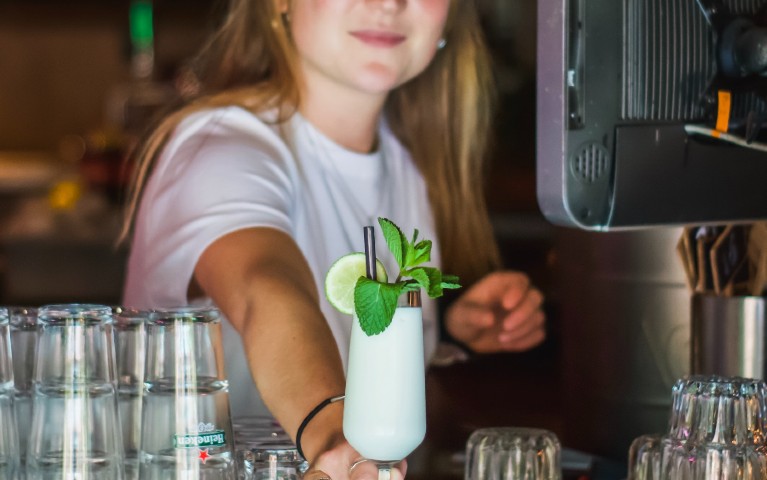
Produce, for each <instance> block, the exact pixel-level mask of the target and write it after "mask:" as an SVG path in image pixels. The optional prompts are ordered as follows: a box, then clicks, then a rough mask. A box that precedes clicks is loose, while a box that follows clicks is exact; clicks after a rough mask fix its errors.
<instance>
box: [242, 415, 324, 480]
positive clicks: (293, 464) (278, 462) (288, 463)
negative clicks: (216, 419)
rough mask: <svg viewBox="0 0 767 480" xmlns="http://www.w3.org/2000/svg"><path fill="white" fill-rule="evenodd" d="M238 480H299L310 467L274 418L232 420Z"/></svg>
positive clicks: (256, 417) (250, 417)
mask: <svg viewBox="0 0 767 480" xmlns="http://www.w3.org/2000/svg"><path fill="white" fill-rule="evenodd" d="M232 424H233V426H234V439H235V440H234V441H235V446H236V450H237V452H236V457H237V466H238V469H239V472H238V478H239V479H241V480H298V479H300V478H301V476H302V474H303V473H304V472H305V471H306V470H307V469H308V467H309V466H308V463H307V462H306V460H304V459H303V458H301V456H300V455H299V454H298V449H297V448H296V446H295V444H294V443H293V441H292V440H291V439H290V437H289V436H288V434H287V433H286V432H285V430H283V428H282V427H281V426H280V425H279V423H277V422H276V421H275V420H274V419H273V418H271V417H266V416H249V417H239V418H235V419H234V420H232Z"/></svg>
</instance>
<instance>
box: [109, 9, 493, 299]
mask: <svg viewBox="0 0 767 480" xmlns="http://www.w3.org/2000/svg"><path fill="white" fill-rule="evenodd" d="M473 2H474V0H452V3H451V11H450V16H449V19H448V26H447V28H446V31H445V40H446V42H447V43H446V45H445V47H444V48H443V49H441V50H440V51H439V52H438V53H437V55H436V57H435V59H434V61H433V62H432V63H431V65H430V66H429V67H428V68H427V69H426V71H425V72H423V73H422V74H421V75H420V76H418V77H417V78H415V79H414V80H412V81H410V82H408V83H407V84H405V85H403V86H401V87H399V88H398V89H396V90H395V91H393V92H392V93H391V94H390V96H389V99H388V101H387V105H386V115H387V118H388V120H389V124H390V125H391V127H392V130H393V131H394V133H395V135H397V137H398V138H399V139H400V141H401V142H402V143H403V145H405V146H406V147H407V148H408V149H409V151H410V152H411V154H412V157H413V160H414V162H415V163H416V165H417V166H418V168H419V169H420V171H421V172H422V174H423V176H424V178H425V180H426V184H427V186H428V191H429V198H430V202H431V206H432V210H433V211H434V215H435V221H436V225H437V235H438V237H439V241H440V245H441V249H442V258H443V262H442V263H443V266H444V269H445V271H448V272H451V273H455V274H458V275H460V276H461V277H462V279H463V283H464V284H468V283H471V282H472V281H474V280H476V279H478V278H479V277H480V276H481V275H483V274H484V273H487V272H488V271H489V270H491V269H493V268H497V267H498V266H499V264H500V261H499V255H498V250H497V246H496V243H495V240H494V237H493V232H492V228H491V225H490V222H489V219H488V215H487V208H486V205H485V202H484V196H483V188H482V187H483V178H484V158H485V153H486V144H487V141H486V136H487V132H489V130H490V123H491V117H492V109H491V105H492V103H493V102H492V96H493V84H492V81H491V71H490V62H489V58H488V55H487V52H486V50H485V45H484V40H483V37H482V33H481V29H480V26H479V21H478V18H477V14H476V11H475V7H474V3H473ZM277 3H278V0H274V1H267V0H257V1H253V0H231V5H230V8H229V11H228V14H227V16H226V18H225V19H224V21H223V23H222V24H221V26H220V27H219V28H218V30H217V31H216V33H215V34H214V35H213V37H212V38H211V39H210V41H209V42H208V43H207V44H206V45H205V47H204V48H203V49H202V51H201V53H200V55H199V56H198V57H197V59H196V61H195V63H194V64H193V66H194V68H195V69H196V72H197V75H198V79H199V82H200V85H201V90H200V92H199V94H198V95H197V96H196V98H194V99H193V100H191V101H189V102H188V103H187V104H186V105H185V106H183V107H182V108H180V109H178V110H176V111H175V112H173V113H171V114H170V115H168V116H166V117H165V118H164V119H163V120H162V121H161V122H160V123H159V125H158V126H157V128H155V129H153V131H152V133H151V134H150V135H149V137H148V138H147V139H146V140H145V141H144V142H142V144H141V147H140V148H139V150H138V151H137V156H136V158H137V159H138V161H137V167H136V168H135V169H134V174H133V180H132V182H131V187H130V190H129V193H128V204H127V208H126V215H125V222H124V226H123V232H122V235H121V238H122V239H123V240H124V239H126V238H127V237H128V236H129V234H130V231H131V229H132V226H133V221H134V219H135V216H136V214H137V210H138V207H139V203H140V199H141V193H142V190H143V188H144V184H145V183H146V181H147V178H148V177H149V175H150V173H151V169H152V166H153V164H154V162H155V160H156V158H157V157H158V156H159V154H160V152H161V151H162V149H163V146H164V145H165V142H166V141H167V140H168V138H169V137H170V135H171V134H172V132H173V130H174V129H175V128H176V126H177V125H178V124H179V122H180V121H181V120H183V119H184V118H185V117H186V116H187V115H189V114H190V113H192V112H195V111H198V110H202V109H208V108H215V107H218V106H229V105H238V106H241V107H243V108H246V109H248V110H250V111H253V112H259V111H263V110H266V109H271V108H277V109H278V110H279V112H280V114H279V118H280V119H281V120H285V119H287V118H288V117H289V116H290V114H291V113H292V112H293V111H294V110H295V109H296V108H298V105H299V102H300V98H299V88H298V81H299V71H298V68H297V67H296V58H295V55H296V54H295V50H294V48H293V46H292V43H291V41H290V36H289V32H288V29H287V28H286V25H285V21H284V19H283V17H282V15H281V12H280V11H279V9H278V6H277Z"/></svg>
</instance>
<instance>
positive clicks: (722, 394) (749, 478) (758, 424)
mask: <svg viewBox="0 0 767 480" xmlns="http://www.w3.org/2000/svg"><path fill="white" fill-rule="evenodd" d="M766 394H767V385H765V383H764V381H762V380H754V379H747V378H740V377H719V376H691V377H686V378H683V379H680V380H678V381H677V382H676V384H675V385H674V387H673V389H672V408H671V416H670V421H669V431H668V433H667V434H665V435H663V436H662V437H661V438H660V440H659V441H652V442H649V441H645V442H644V443H643V442H642V438H645V439H647V438H648V436H644V437H640V438H638V439H637V440H635V442H634V444H632V448H631V451H630V453H629V477H628V478H629V480H763V479H767V446H765V414H766V412H767V409H766V407H767V402H766V400H765V399H767V396H766Z"/></svg>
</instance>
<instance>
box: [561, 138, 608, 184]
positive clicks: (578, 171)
mask: <svg viewBox="0 0 767 480" xmlns="http://www.w3.org/2000/svg"><path fill="white" fill-rule="evenodd" d="M609 160H610V152H609V151H608V150H607V148H605V146H604V145H602V144H600V143H587V144H585V145H583V146H582V147H581V148H579V149H578V150H576V151H574V152H573V154H572V155H571V156H570V169H571V171H572V174H573V176H574V177H575V178H577V179H578V180H580V181H581V182H584V183H594V182H596V181H598V180H599V179H600V178H602V176H603V175H604V174H605V172H606V171H607V164H608V162H609Z"/></svg>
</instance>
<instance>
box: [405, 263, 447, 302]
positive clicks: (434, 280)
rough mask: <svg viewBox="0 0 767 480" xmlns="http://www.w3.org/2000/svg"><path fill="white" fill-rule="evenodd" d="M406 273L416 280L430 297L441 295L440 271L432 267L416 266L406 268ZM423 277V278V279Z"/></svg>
mask: <svg viewBox="0 0 767 480" xmlns="http://www.w3.org/2000/svg"><path fill="white" fill-rule="evenodd" d="M408 275H410V276H411V277H413V278H414V279H416V280H417V281H418V283H419V284H420V285H421V286H422V287H423V289H424V290H426V294H427V295H429V297H431V298H437V297H441V296H442V288H443V287H442V272H440V271H439V269H436V268H433V267H418V268H414V269H412V270H408ZM423 279H425V280H423Z"/></svg>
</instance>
